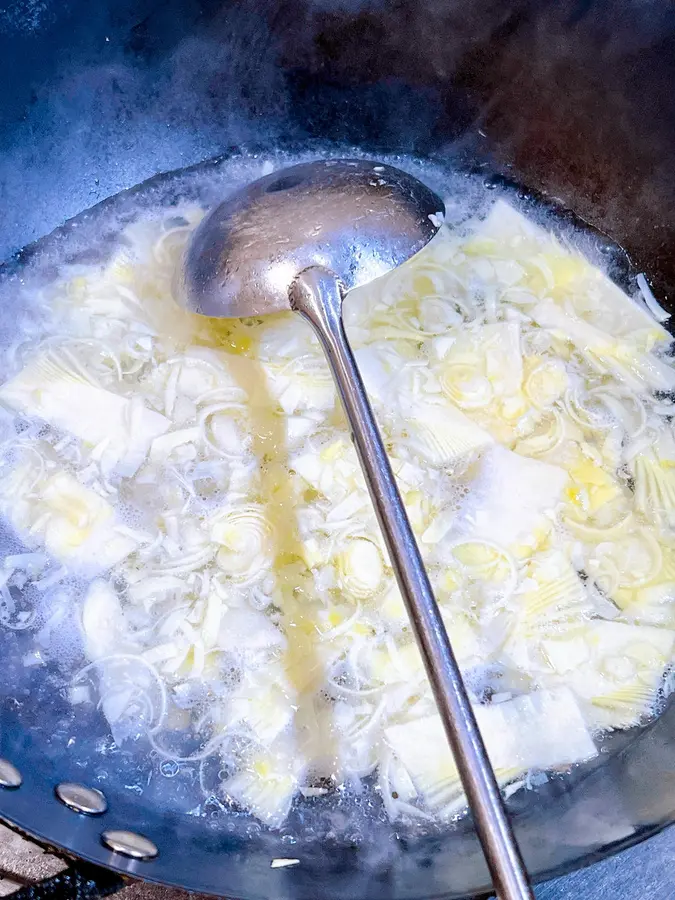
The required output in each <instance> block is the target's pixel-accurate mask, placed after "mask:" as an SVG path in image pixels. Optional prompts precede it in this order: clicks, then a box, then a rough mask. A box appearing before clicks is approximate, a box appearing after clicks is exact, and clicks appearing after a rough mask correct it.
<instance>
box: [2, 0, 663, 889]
mask: <svg viewBox="0 0 675 900" xmlns="http://www.w3.org/2000/svg"><path fill="white" fill-rule="evenodd" d="M0 41H1V42H2V43H1V44H0V65H1V66H2V67H3V77H2V84H3V86H4V89H3V93H2V96H1V97H0V116H1V117H2V118H1V129H2V130H1V131H0V134H1V135H2V147H3V153H2V159H1V160H0V172H1V173H2V174H1V176H0V187H1V190H2V197H1V199H2V206H1V208H2V209H3V219H2V221H1V222H0V248H1V249H2V251H3V255H6V256H8V257H11V258H10V259H9V261H8V263H7V264H6V265H5V266H4V267H3V271H2V283H1V293H2V296H1V302H2V310H3V317H2V320H1V321H2V322H3V324H2V329H1V332H2V336H4V337H5V338H6V337H7V335H8V334H9V333H11V331H10V329H11V322H9V321H8V320H9V316H8V315H7V313H8V311H13V310H14V307H13V306H12V304H13V302H14V297H15V296H16V286H17V282H18V281H20V280H22V279H26V278H30V277H32V274H31V273H37V274H38V275H40V273H43V274H44V272H45V271H47V269H48V266H49V265H50V257H51V254H52V253H55V254H56V256H57V257H58V258H59V259H64V258H72V259H87V258H91V256H92V254H93V256H94V257H96V258H98V257H100V256H101V255H105V254H106V253H107V252H109V250H110V249H111V247H112V246H114V243H115V239H116V234H115V229H111V228H109V227H107V226H104V227H101V226H102V224H103V225H104V223H106V222H108V221H109V219H108V217H109V214H110V213H111V211H113V212H114V214H115V216H116V218H117V221H118V222H120V223H123V222H125V221H128V220H130V219H131V218H132V217H133V216H134V214H135V213H134V210H137V209H138V208H139V207H140V208H141V209H142V208H143V207H144V206H152V205H156V204H162V205H167V206H170V205H172V204H173V203H175V202H176V200H177V199H178V198H190V199H197V200H199V201H200V202H203V203H204V204H206V205H210V204H212V203H214V202H215V201H216V199H219V198H220V197H221V196H222V192H223V191H224V190H225V189H226V188H227V189H231V187H233V186H235V182H236V181H237V179H239V181H240V182H241V183H243V182H244V181H246V180H247V179H249V178H252V177H255V176H256V175H257V174H259V167H260V164H261V161H262V160H263V159H269V158H271V157H273V156H274V158H275V159H276V160H277V161H280V160H281V161H283V160H284V159H286V158H289V157H287V156H285V155H284V154H290V156H291V157H294V156H295V155H296V154H298V153H300V154H310V155H314V154H320V153H330V154H337V153H342V154H343V155H344V154H345V152H346V151H347V150H349V153H350V154H358V153H367V154H370V155H373V154H377V155H378V156H380V157H383V158H385V159H387V160H391V161H393V162H394V163H396V160H397V156H396V154H401V153H406V154H413V156H415V157H418V158H424V159H426V160H430V161H431V169H427V170H425V176H424V177H426V179H427V180H429V179H431V181H432V182H433V180H434V178H442V171H443V168H444V167H446V166H448V165H452V166H454V167H457V168H459V169H461V170H462V171H463V172H465V173H466V178H467V179H469V180H471V179H473V182H475V183H480V184H481V186H483V187H484V188H485V189H487V188H490V187H492V186H493V185H495V184H497V185H500V186H501V187H505V188H506V189H509V190H513V191H516V192H517V193H519V194H520V197H521V199H524V200H525V202H527V198H528V197H530V198H531V199H532V200H533V201H534V200H543V201H544V202H546V203H548V204H549V205H551V206H553V207H554V208H556V209H558V210H559V211H560V214H561V215H563V216H568V215H569V214H568V213H565V212H564V210H565V209H569V210H574V213H575V214H576V217H577V219H576V221H583V222H586V223H589V226H593V227H594V228H595V229H598V230H599V231H600V232H602V233H604V234H606V235H608V236H609V237H611V240H609V239H608V240H606V241H605V246H606V247H607V248H608V252H609V253H610V254H611V255H612V257H613V258H614V260H615V262H616V265H615V272H616V277H617V278H619V280H621V279H624V280H626V281H630V279H631V278H632V277H634V274H635V272H636V271H646V272H647V273H648V275H649V278H650V280H651V282H652V284H653V286H654V289H655V291H656V292H657V294H658V295H659V297H660V298H662V299H663V298H665V300H666V305H667V304H668V301H669V300H670V302H671V303H672V300H673V292H674V291H675V254H674V253H673V252H672V251H673V249H674V248H675V174H674V172H675V170H674V168H673V165H672V147H673V138H674V137H675V109H674V108H673V101H672V99H671V98H672V95H673V92H672V86H673V84H674V83H675V52H674V51H675V23H674V22H673V17H672V11H670V10H669V9H668V8H667V7H666V5H662V4H657V3H652V2H647V3H644V4H640V5H636V4H630V3H628V2H619V3H613V4H605V3H603V2H593V0H575V2H571V0H563V2H558V3H547V2H536V3H535V2H532V3H530V2H527V0H521V2H518V0H517V2H514V3H508V4H502V3H491V2H489V0H479V2H473V3H471V4H468V3H466V2H461V0H450V2H443V3H441V2H434V0H423V2H417V3H413V2H411V0H398V2H395V3H389V4H385V3H383V2H379V0H332V2H331V0H294V2H292V3H291V2H286V0H279V2H271V0H258V2H255V3H254V2H252V0H251V2H249V0H242V2H222V0H218V2H217V0H168V2H166V0H165V2H162V3H158V2H156V0H141V2H131V0H128V2H125V0H106V2H101V3H99V4H97V5H96V7H95V8H92V6H91V5H90V4H87V3H85V2H83V0H71V2H70V3H58V4H57V3H49V2H45V3H42V4H32V5H31V4H22V3H15V4H13V5H12V6H10V7H9V9H8V11H6V13H5V15H4V18H3V20H2V23H1V24H0ZM216 154H220V156H219V157H218V158H216V159H213V160H211V161H210V162H207V163H201V160H203V159H206V158H208V157H210V156H214V155H216ZM232 158H234V159H235V161H236V162H235V170H234V171H235V172H236V174H235V176H234V182H233V181H232V175H231V172H232V168H231V164H230V159H232ZM187 164H195V165H193V166H192V167H188V168H183V167H185V166H186V165H187ZM409 165H412V166H413V169H415V167H416V166H417V164H416V163H414V162H413V163H412V164H409ZM175 169H180V171H177V172H176V171H169V174H167V175H156V173H157V172H162V171H168V170H175ZM205 172H206V173H207V174H208V175H209V178H208V179H207V180H206V181H205V180H204V179H203V177H202V176H203V174H204V173H205ZM152 176H154V177H152ZM147 178H150V180H149V181H147V182H146V183H145V184H143V185H141V187H139V188H135V189H133V190H131V191H129V192H127V193H125V194H121V195H118V196H115V197H113V198H111V199H110V200H105V201H104V202H103V203H101V204H100V205H99V206H97V207H95V208H94V209H93V210H91V211H90V212H87V213H84V214H81V215H79V216H78V217H77V218H76V219H74V220H73V221H71V222H69V223H68V224H66V225H65V226H64V227H62V228H60V229H58V230H57V231H56V232H54V233H53V234H51V235H50V236H49V237H47V238H45V239H43V240H40V241H38V242H37V243H31V242H32V241H34V239H36V238H38V237H40V236H41V235H43V234H46V233H47V232H49V231H51V230H52V229H53V228H55V227H56V226H58V225H60V224H61V223H62V222H63V221H64V220H66V219H68V218H69V217H71V216H73V215H75V214H76V213H78V212H79V211H80V210H82V209H86V208H87V207H91V206H92V204H93V203H95V202H96V201H99V200H103V198H104V197H106V196H108V195H112V194H115V193H116V192H117V191H119V190H121V189H124V188H131V187H132V186H133V185H135V184H136V183H138V182H142V181H144V179H147ZM518 185H527V188H520V187H518ZM432 186H433V184H432ZM94 235H96V238H95V239H94ZM24 245H28V246H26V249H24V250H19V248H20V247H22V246H24ZM617 245H620V246H621V247H623V248H624V250H625V253H619V254H618V255H617V251H616V247H617ZM11 541H12V538H11V536H10V535H7V534H3V535H0V548H1V549H2V552H4V553H8V552H11V549H10V548H11V546H12V544H11ZM29 639H30V636H29V635H27V634H26V635H21V634H17V633H5V632H0V659H1V660H2V663H3V666H2V676H1V677H0V704H1V705H0V757H3V758H5V759H9V760H11V761H12V762H13V763H14V764H15V765H16V766H17V768H18V769H19V771H20V775H21V777H22V784H21V786H20V787H19V788H17V789H14V790H11V789H0V816H1V817H2V818H4V819H6V820H8V821H10V822H12V823H14V824H15V825H17V826H19V827H20V828H21V829H23V830H25V831H26V832H28V833H31V834H34V835H36V836H38V837H40V838H41V839H43V840H45V841H46V842H47V843H49V844H52V845H54V846H57V847H61V848H64V849H65V850H67V851H69V852H72V853H73V854H75V855H76V856H77V857H79V858H81V859H84V860H88V861H90V862H94V863H98V864H101V865H103V866H107V867H109V868H112V869H115V870H117V871H118V872H121V873H126V874H130V875H134V876H137V877H142V878H146V879H149V880H154V881H158V882H162V883H165V884H173V885H179V886H183V887H186V888H188V889H191V890H198V891H204V892H208V893H213V894H219V895H223V896H228V897H241V898H246V900H258V898H268V897H275V898H279V900H283V898H288V900H305V898H307V900H309V898H315V897H316V896H317V895H321V896H322V898H325V900H333V898H336V900H338V898H378V897H387V898H391V900H399V898H400V900H403V898H430V897H466V896H472V897H478V896H483V895H485V894H486V893H487V892H488V891H489V883H488V875H487V870H486V867H485V864H484V861H483V859H482V855H481V852H480V848H479V846H478V842H477V839H476V837H475V834H474V832H473V830H472V828H471V823H470V821H468V820H466V821H462V822H460V823H459V824H458V826H457V827H455V828H453V829H450V830H448V829H445V830H437V831H434V832H428V833H416V832H414V831H412V830H405V829H401V828H395V827H393V826H391V825H389V824H388V823H387V822H386V821H385V819H384V818H383V817H382V816H378V815H377V813H376V812H375V813H373V811H369V810H368V809H365V808H364V805H363V804H362V805H359V804H358V803H354V802H352V800H351V799H350V798H347V799H346V800H345V801H344V802H342V801H341V802H340V803H338V804H335V803H332V804H331V805H324V804H322V802H321V800H320V799H317V800H314V801H312V802H311V803H302V804H299V805H298V806H297V807H296V808H295V809H294V810H293V812H292V815H291V818H290V820H289V822H288V824H287V825H286V826H285V827H284V829H282V830H281V831H279V832H270V831H266V830H265V829H262V828H260V827H258V826H255V825H254V824H253V823H252V822H250V821H248V820H247V817H246V816H244V815H243V814H238V815H234V814H228V813H223V811H222V810H220V809H218V808H217V806H216V805H215V804H214V805H213V806H212V807H209V806H208V804H207V807H206V809H205V811H204V814H203V815H199V816H197V815H190V814H189V813H190V812H191V811H193V806H191V804H192V802H193V799H194V778H195V774H194V771H192V770H191V769H190V767H181V766H168V767H167V766H164V768H163V769H162V768H161V767H158V766H157V764H156V763H153V762H152V761H146V762H145V763H139V761H138V759H136V758H135V757H134V755H133V754H132V753H131V752H130V751H128V750H127V749H125V747H124V746H123V747H122V748H121V749H120V748H116V747H115V746H114V744H113V743H112V740H111V739H110V737H109V735H108V730H107V726H106V724H105V722H104V720H103V719H102V717H101V716H100V714H97V713H96V712H95V711H93V712H90V713H87V714H82V712H81V711H79V712H76V711H74V710H73V708H72V707H71V706H70V704H69V702H68V700H67V698H66V697H65V696H64V692H63V689H62V687H63V682H62V679H61V678H60V677H59V674H58V672H57V670H56V668H54V667H49V666H48V667H46V668H40V669H38V670H35V669H26V668H25V667H24V666H23V664H22V656H23V654H24V653H25V647H26V643H25V641H27V640H29ZM603 751H604V752H602V753H601V754H600V755H599V757H598V758H597V760H595V761H593V762H592V763H589V764H586V765H583V766H580V767H577V769H575V770H574V772H573V773H572V774H571V775H568V776H565V777H555V778H551V779H549V781H548V782H547V783H545V784H542V785H539V786H538V787H536V788H534V789H533V790H530V791H525V792H520V793H518V794H516V795H514V796H513V797H512V798H511V800H510V808H511V812H512V815H513V819H514V824H515V828H516V833H517V836H518V839H519V841H520V844H521V847H522V850H523V853H524V856H525V860H526V862H527V864H528V867H529V869H530V871H531V872H533V873H534V874H535V876H536V877H537V878H540V879H543V878H548V877H551V876H552V875H554V874H557V873H561V872H565V871H569V870H571V869H573V868H576V867H578V866H581V865H584V864H587V863H589V862H591V861H593V860H595V859H598V858H601V857H602V856H605V855H608V854H610V853H613V852H616V851H617V850H620V849H621V848H623V847H626V846H629V845H630V844H632V843H635V842H637V841H639V840H642V839H643V838H645V837H647V836H649V835H650V834H653V833H655V832H656V831H658V830H659V829H661V828H662V827H664V826H665V825H667V824H669V823H670V822H672V821H673V820H675V779H674V776H673V771H674V770H675V767H674V765H673V763H674V762H675V709H674V708H673V707H672V705H670V706H668V708H667V709H665V710H664V711H663V714H662V715H661V716H660V717H659V718H658V719H656V720H655V721H653V722H651V723H649V724H648V725H647V726H646V727H643V728H636V729H632V730H630V731H628V732H623V733H620V734H617V735H614V736H613V737H611V738H610V739H608V740H607V741H606V742H605V744H604V746H603ZM0 774H1V773H0ZM68 781H70V782H77V783H81V784H85V785H89V786H92V787H97V788H98V789H100V790H101V791H102V792H103V794H104V795H105V798H106V800H107V811H106V812H105V813H103V814H102V816H98V817H95V816H85V815H82V814H77V813H74V812H73V811H72V810H71V809H69V808H68V807H67V806H65V805H64V804H63V803H61V802H60V801H59V800H58V799H57V797H56V796H55V787H56V786H57V785H58V784H60V783H63V782H68ZM115 829H122V830H125V829H130V830H132V831H133V832H136V833H139V834H142V835H145V836H146V837H148V838H149V839H150V840H151V841H152V842H153V843H154V844H155V845H156V847H157V849H158V854H157V856H156V857H154V858H152V859H145V860H138V859H131V858H129V857H127V856H124V855H122V854H119V853H113V852H111V850H110V849H109V848H107V847H106V846H104V845H103V843H102V842H101V833H102V831H104V830H115ZM288 858H294V859H298V860H299V861H300V862H299V863H298V864H297V865H293V866H290V867H281V868H274V867H271V862H272V860H277V859H288Z"/></svg>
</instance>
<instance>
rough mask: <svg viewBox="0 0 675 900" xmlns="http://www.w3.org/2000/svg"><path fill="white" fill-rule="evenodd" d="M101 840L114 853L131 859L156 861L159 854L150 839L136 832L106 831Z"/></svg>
mask: <svg viewBox="0 0 675 900" xmlns="http://www.w3.org/2000/svg"><path fill="white" fill-rule="evenodd" d="M101 840H102V841H103V843H104V844H105V846H106V847H107V848H108V849H109V850H112V851H113V853H121V854H122V856H129V857H131V859H154V858H155V857H156V856H157V855H158V854H159V850H158V849H157V847H156V845H155V844H153V842H152V841H151V840H150V838H146V837H143V835H142V834H136V832H134V831H104V832H103V834H102V835H101Z"/></svg>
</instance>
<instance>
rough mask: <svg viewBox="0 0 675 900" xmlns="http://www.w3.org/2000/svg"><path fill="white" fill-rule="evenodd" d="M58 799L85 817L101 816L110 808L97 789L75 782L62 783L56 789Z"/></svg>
mask: <svg viewBox="0 0 675 900" xmlns="http://www.w3.org/2000/svg"><path fill="white" fill-rule="evenodd" d="M54 793H55V794H56V796H57V798H58V799H59V800H60V801H61V803H63V805H64V806H67V807H68V809H72V810H73V811H74V812H78V813H83V814H84V815H85V816H100V815H102V814H103V813H104V812H105V811H106V810H107V808H108V801H107V800H106V799H105V797H104V796H103V794H102V793H101V792H100V791H98V790H96V788H90V787H87V786H86V785H84V784H76V783H75V782H73V781H62V782H61V784H57V785H56V787H55V788H54Z"/></svg>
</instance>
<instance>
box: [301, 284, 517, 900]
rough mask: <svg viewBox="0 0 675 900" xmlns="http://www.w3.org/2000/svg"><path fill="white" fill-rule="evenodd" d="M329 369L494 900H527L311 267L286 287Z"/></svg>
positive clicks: (362, 402) (443, 638) (512, 844)
mask: <svg viewBox="0 0 675 900" xmlns="http://www.w3.org/2000/svg"><path fill="white" fill-rule="evenodd" d="M291 304H292V306H293V307H294V309H296V310H297V311H298V312H300V313H302V314H303V316H304V317H305V318H306V319H307V320H308V321H309V322H310V324H311V325H312V326H313V328H314V331H315V332H316V334H317V336H318V338H319V340H320V341H321V344H322V345H323V349H324V351H325V353H326V356H327V358H328V362H329V363H330V367H331V369H332V372H333V376H334V378H335V382H336V384H337V387H338V390H339V393H340V397H341V398H342V403H343V406H344V409H345V412H346V414H347V418H348V420H349V424H350V426H351V429H352V438H353V441H354V444H355V446H356V450H357V452H358V456H359V459H360V461H361V466H362V468H363V472H364V474H365V476H366V482H367V484H368V489H369V491H370V495H371V498H372V501H373V504H374V506H375V511H376V513H377V518H378V520H379V523H380V527H381V529H382V533H383V535H384V539H385V543H386V545H387V549H388V551H389V556H390V559H391V563H392V566H393V568H394V572H395V573H396V579H397V581H398V585H399V588H400V590H401V594H402V596H403V600H404V602H405V605H406V609H407V611H408V615H409V616H410V622H411V625H412V628H413V631H414V633H415V637H416V638H417V643H418V645H419V648H420V652H421V654H422V659H423V661H424V665H425V667H426V671H427V675H428V677H429V681H430V682H431V686H432V689H433V691H434V696H435V698H436V704H437V706H438V711H439V713H440V716H441V719H442V720H443V725H444V727H445V731H446V734H447V737H448V742H449V744H450V747H451V750H452V753H453V755H454V758H455V762H456V764H457V769H458V771H459V774H460V777H461V779H462V784H463V786H464V790H465V792H466V796H467V799H468V801H469V805H470V807H471V811H472V813H473V817H474V821H475V824H476V830H477V832H478V836H479V838H480V841H481V844H482V846H483V852H484V853H485V858H486V861H487V864H488V867H489V869H490V873H491V875H492V880H493V882H494V886H495V890H496V892H497V896H498V897H499V898H500V900H533V894H532V889H531V887H530V882H529V879H528V875H527V871H526V869H525V866H524V864H523V860H522V857H521V855H520V851H519V849H518V845H517V844H516V840H515V837H514V834H513V831H512V829H511V825H510V822H509V819H508V816H507V813H506V809H505V807H504V803H503V800H502V796H501V793H500V791H499V786H498V785H497V781H496V779H495V776H494V772H493V770H492V766H491V764H490V760H489V758H488V755H487V752H486V750H485V745H484V743H483V739H482V737H481V735H480V731H479V730H478V724H477V722H476V717H475V716H474V713H473V709H472V707H471V703H470V700H469V696H468V694H467V692H466V688H465V687H464V682H463V681H462V676H461V673H460V670H459V666H458V665H457V660H456V659H455V655H454V653H453V652H452V648H451V646H450V641H449V640H448V635H447V632H446V630H445V625H444V624H443V619H442V618H441V614H440V611H439V608H438V604H437V603H436V599H435V598H434V595H433V592H432V589H431V584H430V583H429V578H428V576H427V573H426V570H425V568H424V563H423V562H422V557H421V555H420V551H419V548H418V546H417V542H416V540H415V537H414V535H413V532H412V529H411V527H410V522H409V521H408V516H407V514H406V511H405V507H404V505H403V501H402V500H401V495H400V494H399V491H398V487H397V485H396V481H395V479H394V473H393V472H392V470H391V466H390V464H389V459H388V457H387V453H386V450H385V448H384V444H383V443H382V438H381V436H380V432H379V429H378V427H377V423H376V422H375V417H374V415H373V411H372V408H371V406H370V403H369V402H368V397H367V395H366V391H365V388H364V385H363V381H362V379H361V376H360V374H359V370H358V367H357V365H356V360H355V359H354V356H353V354H352V351H351V348H350V346H349V342H348V341H347V336H346V334H345V331H344V326H343V324H342V294H341V290H340V284H339V281H338V280H337V278H336V277H335V276H334V275H333V273H331V272H328V271H326V270H325V269H321V268H319V267H312V268H309V269H306V270H305V271H304V272H301V273H300V275H299V276H298V278H297V279H296V281H295V282H294V284H293V286H292V288H291Z"/></svg>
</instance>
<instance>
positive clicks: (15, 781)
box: [0, 757, 23, 789]
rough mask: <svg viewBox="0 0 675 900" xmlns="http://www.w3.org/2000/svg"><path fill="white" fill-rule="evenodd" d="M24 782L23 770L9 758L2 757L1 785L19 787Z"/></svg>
mask: <svg viewBox="0 0 675 900" xmlns="http://www.w3.org/2000/svg"><path fill="white" fill-rule="evenodd" d="M22 784H23V778H22V777H21V772H19V770H18V769H17V767H16V766H14V765H12V763H11V762H10V761H9V760H8V759H2V758H1V757H0V787H4V788H10V789H11V788H18V787H21V785H22Z"/></svg>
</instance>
